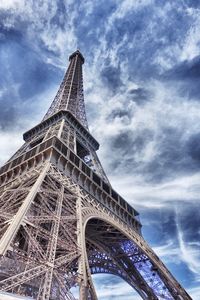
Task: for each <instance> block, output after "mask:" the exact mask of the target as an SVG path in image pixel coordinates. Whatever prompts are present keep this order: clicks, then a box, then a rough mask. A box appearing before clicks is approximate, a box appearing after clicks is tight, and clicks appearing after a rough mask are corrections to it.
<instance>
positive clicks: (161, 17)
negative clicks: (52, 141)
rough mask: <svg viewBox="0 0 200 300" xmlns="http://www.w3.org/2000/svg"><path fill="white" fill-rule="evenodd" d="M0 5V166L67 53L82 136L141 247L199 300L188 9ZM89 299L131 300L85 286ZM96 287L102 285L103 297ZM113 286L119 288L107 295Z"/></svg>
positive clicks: (175, 5) (197, 21)
mask: <svg viewBox="0 0 200 300" xmlns="http://www.w3.org/2000/svg"><path fill="white" fill-rule="evenodd" d="M198 3H199V1H195V0H194V1H192V0H179V1H174V0H169V1H167V0H165V1H164V0H132V1H131V0H124V1H112V0H110V1H103V0H100V1H95V0H85V1H76V0H69V1H67V0H66V1H62V0H54V1H50V0H43V1H39V0H38V1H35V0H27V1H25V0H6V1H3V0H0V64H1V68H0V138H1V145H0V163H1V164H2V163H4V162H5V161H6V160H7V159H8V158H9V157H10V156H11V155H12V154H13V152H14V151H15V150H16V149H17V148H18V147H19V146H20V145H21V144H22V133H23V132H25V131H26V130H27V129H29V128H30V127H32V126H34V125H35V124H36V123H38V122H39V121H40V120H41V119H42V117H43V115H44V114H45V112H46V110H47V108H48V106H49V105H50V103H51V101H52V100H53V98H54V96H55V94H56V91H57V89H58V86H59V84H60V82H61V80H62V77H63V75H64V72H65V70H66V67H67V65H68V56H69V54H71V53H72V52H73V51H74V50H76V49H77V47H78V48H79V49H80V50H81V52H82V53H83V55H84V57H85V60H86V62H85V64H84V89H85V102H86V107H87V116H88V121H89V125H90V131H91V133H92V134H93V135H94V136H95V138H96V139H97V140H98V141H99V142H100V144H101V148H100V150H99V157H100V159H101V161H102V164H103V166H104V168H105V170H106V172H107V175H108V177H109V178H110V180H111V183H112V185H113V187H114V188H115V189H116V190H117V191H118V192H119V193H120V194H121V195H122V196H124V197H125V198H126V199H127V201H129V203H131V204H132V205H133V206H134V207H135V208H136V209H137V210H139V212H140V217H141V221H142V224H143V234H144V237H145V239H146V240H147V241H148V242H149V244H150V245H151V246H152V247H153V249H154V250H155V251H156V253H157V254H158V255H159V256H160V258H161V259H162V260H163V261H164V263H166V265H167V266H168V268H169V269H170V271H171V272H172V273H173V274H174V275H175V277H176V278H177V279H178V280H179V281H180V283H181V284H182V285H183V286H184V287H185V288H186V289H187V291H188V292H189V293H190V295H191V296H192V297H193V299H195V300H199V299H200V287H199V286H200V284H199V282H200V249H199V248H200V242H199V237H200V220H199V219H200V218H199V217H200V213H199V203H200V196H199V191H200V183H199V182H200V172H199V170H200V120H199V115H200V33H199V28H200V4H198ZM95 284H96V286H97V289H98V295H99V299H100V300H108V299H109V300H111V299H120V300H125V299H126V300H127V299H139V298H137V296H133V295H134V293H132V290H131V289H130V288H129V287H128V286H127V285H126V284H125V283H124V282H123V281H119V279H118V278H113V277H110V276H108V277H105V275H103V276H99V277H97V276H95ZM106 287H109V289H108V288H106ZM119 287H120V288H119Z"/></svg>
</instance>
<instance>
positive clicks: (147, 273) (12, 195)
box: [0, 50, 191, 300]
mask: <svg viewBox="0 0 200 300" xmlns="http://www.w3.org/2000/svg"><path fill="white" fill-rule="evenodd" d="M69 60H70V63H69V67H68V69H67V72H66V74H65V76H64V79H63V81H62V83H61V85H60V88H59V90H58V93H57V95H56V97H55V99H54V101H53V102H52V104H51V106H50V108H49V110H48V111H47V113H46V115H45V117H44V119H43V120H42V121H41V122H40V123H39V124H38V125H36V126H35V127H33V128H32V129H30V130H29V131H27V132H26V133H24V136H23V137H24V140H25V143H24V145H23V146H22V147H21V148H20V149H19V150H18V151H17V152H16V153H15V155H14V156H13V157H12V158H11V159H10V160H9V161H8V162H7V163H6V164H5V165H4V166H3V167H2V168H1V169H0V184H1V187H0V291H1V292H4V293H8V294H9V295H10V296H11V294H12V295H21V296H23V297H29V298H31V299H37V300H48V299H51V300H64V299H70V300H72V299H76V298H75V296H74V295H73V293H72V290H71V289H72V287H78V288H79V289H78V290H79V298H78V299H80V300H89V299H90V300H96V299H97V294H96V291H95V287H94V285H93V282H92V277H91V275H92V274H97V273H108V274H114V275H117V276H120V277H121V278H123V279H124V280H125V281H126V282H127V283H129V284H130V285H131V286H132V287H133V289H135V290H136V291H137V292H138V294H139V295H140V296H141V299H148V300H149V299H152V300H158V299H166V300H170V299H179V300H189V299H191V297H190V296H189V295H188V294H187V292H186V291H185V290H184V289H183V288H182V287H181V286H180V284H179V283H178V282H177V281H176V279H175V278H174V277H173V276H172V275H171V273H170V272H169V271H168V270H167V268H166V267H165V265H164V264H163V263H162V262H161V261H160V259H159V258H158V257H157V255H156V254H155V253H154V251H153V250H152V249H151V248H150V247H149V245H148V244H147V243H146V241H145V240H144V238H143V236H142V233H141V223H140V221H139V218H138V212H137V211H136V210H135V209H134V208H133V207H131V206H130V205H129V204H128V203H127V202H126V201H125V200H124V199H123V198H122V197H121V196H120V195H119V194H118V193H117V192H116V191H115V190H114V189H113V188H112V187H111V185H110V183H109V180H108V178H107V176H106V174H105V172H104V170H103V168H102V166H101V163H100V161H99V159H98V156H97V154H96V151H97V150H98V148H99V144H98V142H97V141H96V140H95V138H94V137H93V136H92V135H91V134H90V132H89V130H88V124H87V119H86V114H85V106H84V97H83V79H82V65H83V63H84V58H83V56H82V54H81V53H80V52H79V51H78V50H77V51H76V52H74V53H73V54H72V55H71V56H70V57H69Z"/></svg>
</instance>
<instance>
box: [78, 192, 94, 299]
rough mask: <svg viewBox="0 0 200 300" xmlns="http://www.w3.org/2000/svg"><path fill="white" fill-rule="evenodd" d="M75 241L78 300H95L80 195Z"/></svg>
mask: <svg viewBox="0 0 200 300" xmlns="http://www.w3.org/2000/svg"><path fill="white" fill-rule="evenodd" d="M77 240H78V247H79V251H80V258H79V262H78V276H79V278H78V280H79V300H90V299H91V300H97V295H96V291H95V288H94V285H93V282H92V278H91V274H90V270H89V264H88V260H87V253H86V246H85V235H84V229H83V220H82V200H81V197H80V194H79V197H78V199H77Z"/></svg>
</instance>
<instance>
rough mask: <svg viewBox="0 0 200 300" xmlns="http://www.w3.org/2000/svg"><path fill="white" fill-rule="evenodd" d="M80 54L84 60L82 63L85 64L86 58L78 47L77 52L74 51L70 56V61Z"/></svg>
mask: <svg viewBox="0 0 200 300" xmlns="http://www.w3.org/2000/svg"><path fill="white" fill-rule="evenodd" d="M76 56H78V57H79V58H80V59H81V61H82V64H84V62H85V59H84V57H83V55H82V54H81V52H80V50H79V49H77V50H76V51H75V52H73V53H72V54H71V55H70V56H69V61H70V60H72V59H73V58H74V57H76Z"/></svg>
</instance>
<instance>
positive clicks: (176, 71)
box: [163, 56, 200, 100]
mask: <svg viewBox="0 0 200 300" xmlns="http://www.w3.org/2000/svg"><path fill="white" fill-rule="evenodd" d="M163 78H164V79H166V80H169V81H170V82H171V84H172V85H173V82H176V84H178V88H179V93H180V95H181V96H186V97H187V98H188V99H189V100H191V99H195V100H200V56H197V57H195V58H194V59H192V60H186V61H184V62H182V63H181V64H178V65H176V66H175V67H173V68H172V69H171V70H169V71H168V72H166V73H165V74H164V76H163Z"/></svg>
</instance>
